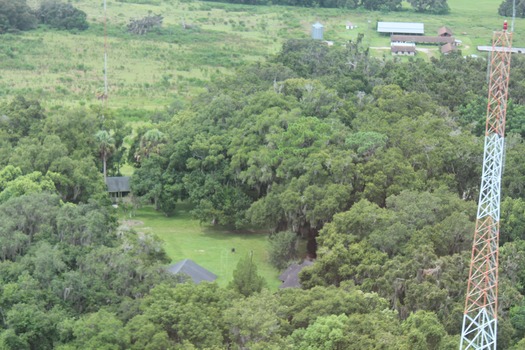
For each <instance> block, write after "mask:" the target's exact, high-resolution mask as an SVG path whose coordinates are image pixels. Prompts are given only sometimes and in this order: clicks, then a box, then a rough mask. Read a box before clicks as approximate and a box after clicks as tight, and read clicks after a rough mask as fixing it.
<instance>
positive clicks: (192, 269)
mask: <svg viewBox="0 0 525 350" xmlns="http://www.w3.org/2000/svg"><path fill="white" fill-rule="evenodd" d="M167 270H168V272H171V273H172V274H174V275H179V276H182V277H184V276H185V275H186V276H188V277H189V278H191V280H192V281H193V282H195V283H196V284H199V283H200V282H202V281H207V282H213V281H215V280H216V279H217V275H215V274H214V273H213V272H210V271H208V270H206V269H205V268H204V267H202V266H200V265H199V264H197V263H196V262H194V261H193V260H190V259H184V260H182V261H179V262H178V263H176V264H173V265H170V266H168V268H167Z"/></svg>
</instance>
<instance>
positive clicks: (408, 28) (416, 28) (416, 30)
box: [377, 22, 425, 35]
mask: <svg viewBox="0 0 525 350" xmlns="http://www.w3.org/2000/svg"><path fill="white" fill-rule="evenodd" d="M377 31H378V32H379V33H384V34H409V35H410V34H412V35H414V34H416V35H423V34H425V24H424V23H412V22H377Z"/></svg>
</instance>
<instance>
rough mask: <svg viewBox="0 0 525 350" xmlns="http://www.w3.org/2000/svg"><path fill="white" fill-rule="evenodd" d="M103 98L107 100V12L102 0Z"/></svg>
mask: <svg viewBox="0 0 525 350" xmlns="http://www.w3.org/2000/svg"><path fill="white" fill-rule="evenodd" d="M103 97H104V98H103V99H102V100H103V101H105V100H107V98H108V33H107V12H106V0H104V96H103Z"/></svg>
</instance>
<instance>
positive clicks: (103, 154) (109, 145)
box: [95, 130, 115, 182]
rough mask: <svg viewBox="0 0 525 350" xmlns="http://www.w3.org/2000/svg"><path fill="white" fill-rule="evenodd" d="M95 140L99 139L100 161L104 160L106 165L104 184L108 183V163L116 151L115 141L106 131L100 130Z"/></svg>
mask: <svg viewBox="0 0 525 350" xmlns="http://www.w3.org/2000/svg"><path fill="white" fill-rule="evenodd" d="M95 138H96V139H97V143H98V153H99V155H100V159H102V162H103V164H104V182H106V177H107V172H106V163H107V160H108V158H109V156H111V154H112V153H113V152H114V151H115V139H114V138H113V137H112V136H111V135H110V134H109V132H107V131H106V130H100V131H99V132H97V133H96V134H95Z"/></svg>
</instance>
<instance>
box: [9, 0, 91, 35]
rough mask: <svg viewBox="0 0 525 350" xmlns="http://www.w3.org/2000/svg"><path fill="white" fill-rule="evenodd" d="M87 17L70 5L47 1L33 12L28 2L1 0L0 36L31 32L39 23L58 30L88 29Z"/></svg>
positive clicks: (22, 0)
mask: <svg viewBox="0 0 525 350" xmlns="http://www.w3.org/2000/svg"><path fill="white" fill-rule="evenodd" d="M86 18H87V15H86V13H85V12H84V11H81V10H79V9H77V8H76V7H74V6H73V5H72V4H70V3H62V2H59V1H58V0H46V1H43V2H42V3H41V4H40V7H39V8H38V9H37V10H32V9H31V8H30V7H29V6H28V5H27V1H26V0H0V34H3V33H8V32H16V31H23V30H30V29H34V28H36V26H37V25H38V24H39V23H42V24H46V25H49V26H50V27H52V28H57V29H66V30H72V29H78V30H85V29H87V28H88V26H89V25H88V23H87V21H86Z"/></svg>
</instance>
